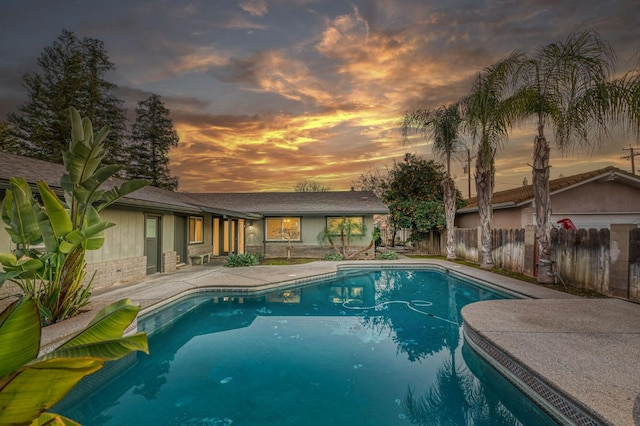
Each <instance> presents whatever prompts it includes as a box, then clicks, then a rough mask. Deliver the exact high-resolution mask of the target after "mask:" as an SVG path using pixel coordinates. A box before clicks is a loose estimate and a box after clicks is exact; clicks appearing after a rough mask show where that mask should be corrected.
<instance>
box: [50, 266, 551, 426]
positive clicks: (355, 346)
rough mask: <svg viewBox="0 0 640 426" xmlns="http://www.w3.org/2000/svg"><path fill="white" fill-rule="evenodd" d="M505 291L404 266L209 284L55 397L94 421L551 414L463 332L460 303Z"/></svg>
mask: <svg viewBox="0 0 640 426" xmlns="http://www.w3.org/2000/svg"><path fill="white" fill-rule="evenodd" d="M505 297H507V296H505V295H502V294H498V293H495V292H493V291H491V290H489V289H486V288H483V287H479V286H476V285H473V284H470V283H465V282H464V281H461V280H459V279H458V278H455V277H454V276H452V275H450V274H447V273H444V272H440V271H437V270H402V269H389V270H381V271H362V272H357V273H356V272H353V271H352V272H350V273H344V274H340V275H338V277H337V278H336V279H333V280H330V281H326V282H322V283H318V284H314V285H308V286H304V287H300V288H292V289H287V290H284V291H278V292H273V293H270V294H263V295H259V296H255V297H253V296H247V295H238V294H227V295H224V294H221V293H211V294H208V295H206V296H203V295H199V296H195V297H193V298H191V299H187V300H184V301H182V302H181V303H177V304H175V305H173V306H172V307H171V308H170V309H167V310H164V311H162V312H160V313H158V314H155V315H152V316H149V317H147V318H143V319H141V320H140V321H139V324H138V327H139V329H141V330H148V331H150V332H151V333H150V334H151V337H150V339H149V345H150V351H151V355H150V356H147V355H144V354H136V355H135V356H132V357H129V358H128V359H127V360H123V362H118V363H112V364H111V365H109V368H108V370H109V371H106V373H105V374H103V376H104V379H103V380H104V383H100V385H101V386H99V387H100V389H99V390H97V391H95V392H93V391H91V393H90V394H89V392H90V390H89V388H90V387H91V386H93V387H96V385H97V384H98V383H96V382H97V381H98V379H97V378H93V379H92V380H91V379H90V380H88V381H87V383H85V384H83V385H82V386H81V387H79V388H78V390H77V391H76V392H74V393H72V394H71V395H69V397H68V398H67V399H66V400H65V401H63V402H62V403H61V404H59V406H58V407H56V409H57V411H58V412H61V413H62V414H64V415H67V416H69V417H71V418H72V419H75V420H77V421H79V422H81V423H82V424H84V425H122V424H136V425H162V424H166V425H173V424H175V425H231V424H233V425H287V424H291V425H411V424H417V425H439V424H448V425H449V424H450V425H457V424H487V425H490V424H525V425H527V424H529V425H541V424H555V423H554V422H553V421H552V420H551V419H550V418H548V417H547V416H546V415H545V414H544V413H543V412H542V411H541V410H540V409H538V408H537V407H536V406H535V405H534V404H532V403H531V402H530V401H529V400H528V399H527V398H525V397H524V396H523V395H522V394H520V393H519V392H518V391H517V390H516V389H515V388H514V387H513V386H512V385H511V384H510V383H508V382H507V381H506V380H504V379H503V378H502V377H501V376H500V375H498V374H497V373H495V372H494V371H493V370H492V369H491V368H490V367H489V366H487V365H486V364H485V363H484V362H483V361H482V360H480V359H479V358H478V357H477V356H476V355H475V354H474V353H473V351H471V350H468V349H467V347H466V346H465V345H464V344H463V338H462V334H461V333H462V327H461V317H460V310H461V309H462V307H463V306H465V305H467V304H469V303H472V302H475V301H479V300H488V299H497V298H505ZM185 312H186V313H185ZM178 313H180V315H182V316H181V318H179V319H177V320H175V321H173V322H172V321H171V320H173V319H174V318H176V317H178V316H179V315H178ZM167 323H170V324H169V325H166V324H167ZM112 376H113V377H112ZM56 409H54V411H56Z"/></svg>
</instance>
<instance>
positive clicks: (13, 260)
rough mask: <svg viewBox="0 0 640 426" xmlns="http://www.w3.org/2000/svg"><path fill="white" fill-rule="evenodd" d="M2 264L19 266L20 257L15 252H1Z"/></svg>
mask: <svg viewBox="0 0 640 426" xmlns="http://www.w3.org/2000/svg"><path fill="white" fill-rule="evenodd" d="M0 264H2V266H17V265H18V258H17V257H16V255H15V254H14V253H0Z"/></svg>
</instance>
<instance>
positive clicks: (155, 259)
mask: <svg viewBox="0 0 640 426" xmlns="http://www.w3.org/2000/svg"><path fill="white" fill-rule="evenodd" d="M160 241H161V240H160V216H145V218H144V255H145V256H147V275H149V274H155V273H156V272H160V266H161V265H160V246H161V244H160Z"/></svg>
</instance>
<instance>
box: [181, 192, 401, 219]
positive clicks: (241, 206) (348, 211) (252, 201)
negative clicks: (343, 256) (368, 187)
mask: <svg viewBox="0 0 640 426" xmlns="http://www.w3.org/2000/svg"><path fill="white" fill-rule="evenodd" d="M189 195H190V196H192V197H194V198H196V199H197V200H198V202H199V203H200V204H206V205H210V206H216V207H220V208H225V209H229V210H236V211H243V212H245V213H254V214H257V215H261V216H282V215H308V216H314V215H317V216H324V215H328V214H331V215H338V216H340V215H357V214H387V213H389V209H388V208H387V206H385V205H384V204H383V203H382V201H380V199H379V198H378V197H376V196H375V195H374V194H373V192H370V191H327V192H236V193H197V194H189Z"/></svg>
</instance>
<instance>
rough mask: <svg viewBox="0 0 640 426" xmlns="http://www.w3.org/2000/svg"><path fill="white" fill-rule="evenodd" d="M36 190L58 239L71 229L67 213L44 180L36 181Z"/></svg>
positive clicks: (71, 225)
mask: <svg viewBox="0 0 640 426" xmlns="http://www.w3.org/2000/svg"><path fill="white" fill-rule="evenodd" d="M38 191H39V192H40V196H41V197H42V204H43V205H44V209H45V212H46V214H47V217H48V218H49V222H50V224H51V230H52V231H53V235H54V237H55V239H56V240H58V241H60V239H62V238H63V237H64V236H65V235H67V234H68V233H69V232H71V231H72V230H73V224H72V223H71V219H70V218H69V213H68V212H67V209H66V208H65V206H64V205H63V204H62V202H61V201H60V199H59V198H58V196H57V195H56V194H55V193H54V192H53V191H52V190H51V188H50V187H49V185H47V184H46V182H42V181H40V182H38Z"/></svg>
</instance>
